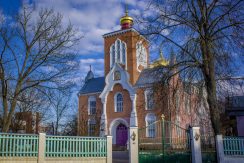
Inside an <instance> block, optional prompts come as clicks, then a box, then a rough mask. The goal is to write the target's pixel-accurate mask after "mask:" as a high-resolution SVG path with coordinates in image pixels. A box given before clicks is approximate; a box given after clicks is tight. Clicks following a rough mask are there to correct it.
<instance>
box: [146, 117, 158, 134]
mask: <svg viewBox="0 0 244 163" xmlns="http://www.w3.org/2000/svg"><path fill="white" fill-rule="evenodd" d="M145 121H146V127H147V130H146V136H147V137H149V138H154V137H155V136H156V125H155V123H154V122H156V116H155V115H154V114H153V113H148V114H147V116H146V118H145Z"/></svg>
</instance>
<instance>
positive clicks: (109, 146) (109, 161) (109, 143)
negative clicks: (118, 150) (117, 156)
mask: <svg viewBox="0 0 244 163" xmlns="http://www.w3.org/2000/svg"><path fill="white" fill-rule="evenodd" d="M112 160H113V158H112V136H107V163H112Z"/></svg>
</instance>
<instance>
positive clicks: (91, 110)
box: [88, 96, 96, 115]
mask: <svg viewBox="0 0 244 163" xmlns="http://www.w3.org/2000/svg"><path fill="white" fill-rule="evenodd" d="M88 114H89V115H94V114H96V97H95V96H90V97H89V99H88Z"/></svg>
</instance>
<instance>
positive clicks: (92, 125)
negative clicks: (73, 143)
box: [88, 119, 96, 136]
mask: <svg viewBox="0 0 244 163" xmlns="http://www.w3.org/2000/svg"><path fill="white" fill-rule="evenodd" d="M95 133H96V121H95V120H94V119H89V120H88V136H95Z"/></svg>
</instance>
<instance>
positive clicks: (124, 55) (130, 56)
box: [103, 7, 149, 85]
mask: <svg viewBox="0 0 244 163" xmlns="http://www.w3.org/2000/svg"><path fill="white" fill-rule="evenodd" d="M133 24H134V21H133V18H132V17H131V16H129V13H128V10H127V7H126V8H125V14H124V16H122V17H121V18H120V26H121V29H120V30H118V31H114V32H110V33H107V34H104V35H103V38H104V66H105V68H104V70H105V71H104V72H105V77H106V75H107V74H108V73H109V71H110V70H111V69H112V68H113V66H114V65H115V63H118V64H119V65H120V66H121V67H122V68H123V69H124V70H125V71H127V72H128V73H129V75H130V83H131V84H132V85H134V84H135V83H136V81H137V79H138V77H139V75H140V72H141V71H142V70H143V69H144V68H146V67H147V66H148V64H149V50H148V47H149V45H148V44H149V42H148V41H147V40H146V39H145V38H144V37H143V36H142V35H140V33H139V32H138V31H137V30H136V29H134V28H133Z"/></svg>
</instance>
